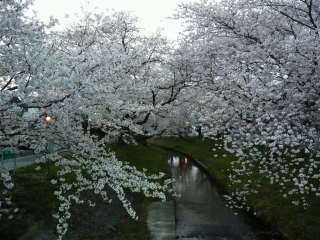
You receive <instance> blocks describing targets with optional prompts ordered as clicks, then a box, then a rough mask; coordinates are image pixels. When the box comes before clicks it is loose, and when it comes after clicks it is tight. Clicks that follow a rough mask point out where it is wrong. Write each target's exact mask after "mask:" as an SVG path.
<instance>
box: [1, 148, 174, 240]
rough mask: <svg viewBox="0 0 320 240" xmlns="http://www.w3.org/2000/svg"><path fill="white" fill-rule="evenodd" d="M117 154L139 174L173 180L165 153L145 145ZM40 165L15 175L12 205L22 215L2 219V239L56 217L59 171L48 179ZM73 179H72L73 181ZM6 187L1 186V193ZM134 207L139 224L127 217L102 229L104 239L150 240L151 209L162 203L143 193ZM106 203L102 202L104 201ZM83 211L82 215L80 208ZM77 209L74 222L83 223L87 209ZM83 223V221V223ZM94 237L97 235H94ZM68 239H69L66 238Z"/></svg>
mask: <svg viewBox="0 0 320 240" xmlns="http://www.w3.org/2000/svg"><path fill="white" fill-rule="evenodd" d="M111 148H112V149H113V150H114V151H115V152H116V155H117V157H118V159H119V160H122V161H127V162H130V164H131V165H134V166H136V167H137V169H138V170H142V169H143V168H147V169H148V170H147V174H150V175H151V174H154V173H159V172H164V173H166V175H165V178H170V168H169V165H168V164H167V162H166V155H165V154H164V152H163V151H162V150H161V149H159V148H156V147H148V146H141V145H130V146H122V147H118V146H111ZM35 167H36V165H35V164H32V165H29V166H26V167H22V168H19V169H17V170H16V173H15V174H13V175H12V178H13V182H14V184H15V186H14V188H13V195H12V202H13V206H14V208H16V207H17V208H19V211H18V212H17V213H15V214H14V218H13V219H11V220H8V219H7V218H6V217H5V216H2V219H1V220H0V239H3V240H15V239H18V238H19V237H21V236H22V235H24V234H25V233H26V232H27V231H28V229H30V227H32V226H34V225H36V224H39V223H41V222H44V221H45V220H46V219H48V218H50V217H51V215H52V213H53V212H55V211H56V210H57V206H58V204H59V203H58V201H57V199H56V196H54V195H53V192H54V191H55V190H56V187H57V186H56V185H53V184H51V183H50V181H51V180H52V179H57V176H56V172H57V171H58V168H56V167H55V166H52V167H51V171H50V175H49V176H46V174H45V172H46V168H45V166H44V165H43V166H42V168H41V170H40V171H36V170H35ZM71 180H72V179H70V181H71ZM1 189H2V186H0V192H1ZM88 197H92V198H96V196H94V194H88ZM131 200H132V201H133V207H134V209H135V210H136V211H137V214H138V217H139V220H138V221H136V220H133V219H132V218H130V216H129V215H127V214H123V216H121V218H120V221H119V222H118V224H117V225H115V226H114V227H113V228H111V229H101V232H100V233H99V235H100V237H102V239H126V240H128V239H129V240H130V239H150V238H151V237H150V233H149V231H148V228H147V225H146V218H147V211H146V208H147V206H148V205H149V204H150V203H151V202H152V201H159V199H150V198H145V197H144V196H143V194H141V193H134V194H131ZM101 202H102V201H101ZM79 207H80V210H79V211H78V210H77V208H79ZM79 207H76V208H74V209H73V216H72V217H73V219H78V220H79V219H80V221H81V219H83V218H84V216H83V215H84V212H85V213H86V214H87V213H88V212H89V213H90V211H89V210H88V211H86V210H85V209H86V208H85V206H79ZM82 221H83V220H82ZM76 224H79V221H75V220H73V226H72V224H70V230H71V229H76V228H77V225H76ZM91 234H95V233H94V232H93V231H91ZM66 239H67V238H66ZM79 239H93V238H92V236H91V235H90V234H89V233H88V234H82V235H81V237H80V238H79Z"/></svg>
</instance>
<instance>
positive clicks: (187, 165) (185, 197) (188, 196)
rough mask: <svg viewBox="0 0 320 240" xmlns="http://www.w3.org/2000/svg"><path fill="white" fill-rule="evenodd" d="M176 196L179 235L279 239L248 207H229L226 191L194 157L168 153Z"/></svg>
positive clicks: (213, 239) (208, 239) (234, 239)
mask: <svg viewBox="0 0 320 240" xmlns="http://www.w3.org/2000/svg"><path fill="white" fill-rule="evenodd" d="M168 163H169V165H170V166H171V173H172V178H174V179H176V181H175V182H174V183H173V190H174V191H175V192H176V193H178V194H180V195H181V197H176V198H175V217H176V236H177V239H194V240H195V239H202V240H203V239H206V240H279V239H284V238H282V237H281V236H279V235H277V234H276V233H275V232H273V231H272V230H271V229H270V228H269V227H268V226H267V225H266V224H265V223H264V222H262V221H260V220H259V219H258V218H256V217H255V216H254V215H253V214H252V213H250V212H247V211H246V210H242V211H240V210H239V209H234V208H230V207H227V206H226V205H227V204H228V203H227V201H226V200H225V199H224V197H223V195H225V194H226V192H225V191H224V190H223V189H221V187H219V185H218V184H217V183H216V182H214V181H213V180H212V178H211V177H210V176H209V175H208V174H207V173H206V172H205V171H204V170H202V169H201V168H200V167H198V166H197V165H196V163H194V162H193V161H192V160H190V159H189V158H187V157H184V156H181V155H180V156H179V155H178V154H175V153H174V154H169V155H168Z"/></svg>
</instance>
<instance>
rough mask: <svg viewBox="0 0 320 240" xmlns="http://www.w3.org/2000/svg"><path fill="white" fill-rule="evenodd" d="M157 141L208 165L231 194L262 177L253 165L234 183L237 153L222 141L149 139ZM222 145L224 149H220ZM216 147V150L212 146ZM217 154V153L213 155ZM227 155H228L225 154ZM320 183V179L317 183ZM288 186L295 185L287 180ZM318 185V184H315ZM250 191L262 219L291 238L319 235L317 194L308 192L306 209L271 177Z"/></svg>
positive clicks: (309, 239) (250, 200) (310, 238)
mask: <svg viewBox="0 0 320 240" xmlns="http://www.w3.org/2000/svg"><path fill="white" fill-rule="evenodd" d="M149 143H150V144H157V145H161V146H165V147H171V148H173V149H176V150H180V151H183V152H185V153H187V154H189V155H191V156H192V157H193V158H195V159H197V160H198V161H199V162H201V163H202V164H203V165H205V166H206V167H207V169H208V171H209V172H210V174H211V175H212V176H213V177H214V178H215V179H216V180H217V181H218V182H219V183H220V184H221V185H223V186H224V187H225V188H226V190H227V191H229V192H230V193H231V192H233V191H235V189H236V188H241V185H242V184H243V183H244V182H248V180H252V181H256V180H257V179H260V178H261V174H259V172H258V171H259V168H258V166H254V167H253V168H252V170H253V173H252V174H251V175H250V176H248V175H246V174H244V175H242V176H240V177H239V178H238V179H240V180H241V184H238V185H236V184H231V181H230V179H229V177H228V176H229V174H230V173H231V174H233V170H232V168H231V162H232V161H233V160H235V159H236V158H235V156H233V155H232V154H230V153H228V152H226V151H225V150H223V147H222V146H219V145H221V144H222V142H221V141H214V140H211V139H205V140H203V138H199V137H189V138H188V141H186V140H184V139H182V138H178V137H159V138H153V139H152V140H150V141H149ZM219 147H220V148H221V149H219ZM213 148H215V149H216V151H213V150H212V149H213ZM215 154H217V156H214V155H215ZM224 154H226V155H227V156H226V157H223V155H224ZM317 184H318V185H319V182H317ZM286 187H287V189H290V188H292V187H293V186H292V185H290V183H288V185H287V186H286ZM316 187H317V188H318V187H319V186H316ZM253 190H257V193H250V194H249V195H248V196H247V199H246V203H247V204H248V205H249V206H250V207H252V208H253V209H254V212H256V214H257V215H258V216H259V217H261V218H262V219H265V220H267V221H268V222H269V223H270V224H271V225H273V227H276V228H278V229H279V230H280V231H281V232H282V233H283V234H284V235H285V236H286V237H287V238H288V239H292V240H293V239H297V240H300V239H301V240H302V239H303V240H314V239H319V236H320V227H319V226H320V201H319V197H316V196H315V195H314V194H309V195H306V196H305V198H306V200H307V202H308V204H309V205H310V206H309V207H307V208H306V209H304V208H303V207H301V206H295V205H293V204H292V201H295V200H299V199H300V198H298V196H296V195H288V197H287V198H283V194H284V192H281V188H280V187H279V185H278V184H270V180H268V179H267V178H262V179H261V180H260V181H258V182H257V183H256V184H255V186H254V188H253Z"/></svg>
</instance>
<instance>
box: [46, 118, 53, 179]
mask: <svg viewBox="0 0 320 240" xmlns="http://www.w3.org/2000/svg"><path fill="white" fill-rule="evenodd" d="M51 120H52V116H46V123H47V124H46V128H45V129H46V135H47V136H48V124H49V123H50V122H51ZM48 152H50V149H49V148H48V141H47V142H46V152H45V158H46V165H47V173H46V175H49V172H50V161H49V159H48V158H47V154H48Z"/></svg>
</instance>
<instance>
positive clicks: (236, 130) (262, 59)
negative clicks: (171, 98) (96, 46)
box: [175, 0, 320, 206]
mask: <svg viewBox="0 0 320 240" xmlns="http://www.w3.org/2000/svg"><path fill="white" fill-rule="evenodd" d="M319 7H320V6H319V3H318V1H286V0H268V1H256V0H252V1H243V0H237V1H221V2H218V3H214V2H212V1H207V0H203V1H200V2H198V3H190V4H182V5H180V8H179V10H178V12H177V14H176V16H175V17H176V18H180V19H185V21H186V26H187V28H186V31H185V32H184V39H183V40H182V41H181V44H180V46H190V45H191V46H193V48H194V50H192V52H193V53H197V54H193V55H194V57H193V60H192V61H193V62H194V63H195V64H197V65H198V69H197V71H194V72H193V75H194V77H195V78H197V79H198V81H199V86H202V88H201V94H199V96H198V101H196V102H193V104H190V107H191V108H190V111H192V110H196V111H193V113H192V114H193V115H194V116H195V117H196V118H198V119H200V118H201V119H203V121H206V122H212V123H214V124H215V128H214V129H213V131H212V133H211V134H212V135H213V136H216V134H217V132H218V131H221V127H222V126H225V127H226V129H229V131H228V132H229V134H228V135H226V136H225V148H226V149H227V150H228V151H230V152H233V153H235V154H236V156H237V157H238V160H237V161H235V162H233V163H232V165H233V174H231V175H230V179H231V180H232V182H233V183H234V184H236V185H237V189H238V190H237V191H236V192H235V193H233V195H234V196H236V199H238V200H242V201H244V202H245V199H246V196H247V195H248V194H249V193H250V192H257V191H258V190H257V187H256V186H257V183H258V182H259V181H260V180H261V179H263V178H267V179H269V180H270V184H279V186H280V189H281V191H283V196H284V197H287V196H288V195H290V194H293V193H296V194H298V195H300V196H301V200H299V201H294V202H293V203H294V204H301V205H303V206H307V203H306V200H305V197H304V195H305V194H312V195H315V196H320V189H319V188H318V187H319V168H318V164H319V156H320V154H319V103H320V102H319V96H320V95H319V66H318V58H319V32H318V27H319V24H320V23H319V17H320V12H319ZM189 52H191V51H189ZM199 103H202V104H201V105H200V104H199ZM200 106H201V107H200ZM245 126H247V128H246V127H245ZM256 168H258V169H259V173H260V176H259V177H258V178H257V179H253V180H252V182H251V183H242V182H241V181H240V179H241V176H242V175H245V174H246V175H250V174H251V173H252V171H254V169H256ZM288 186H290V188H289V187H288ZM292 186H294V187H292ZM287 187H288V188H287Z"/></svg>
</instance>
